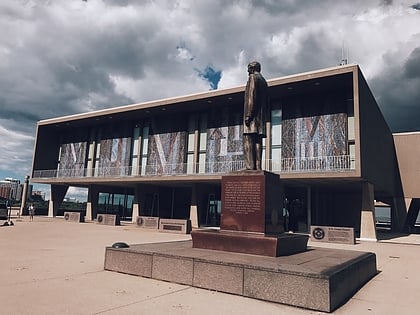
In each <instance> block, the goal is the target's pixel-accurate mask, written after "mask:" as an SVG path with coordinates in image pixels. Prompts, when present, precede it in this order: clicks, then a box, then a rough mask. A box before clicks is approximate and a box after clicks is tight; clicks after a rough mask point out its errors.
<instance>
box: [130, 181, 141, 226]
mask: <svg viewBox="0 0 420 315" xmlns="http://www.w3.org/2000/svg"><path fill="white" fill-rule="evenodd" d="M139 215H140V189H139V186H136V187H135V188H134V200H133V214H132V215H131V222H132V223H137V217H138V216H139Z"/></svg>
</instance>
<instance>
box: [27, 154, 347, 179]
mask: <svg viewBox="0 0 420 315" xmlns="http://www.w3.org/2000/svg"><path fill="white" fill-rule="evenodd" d="M266 162H268V163H263V164H264V165H263V166H264V170H266V171H272V172H276V173H280V174H281V173H306V172H309V173H313V172H344V171H350V170H354V168H355V158H354V157H353V156H350V155H339V156H322V157H299V158H284V159H281V160H267V161H266ZM265 166H267V167H265ZM241 169H244V161H243V160H238V161H227V162H212V163H197V164H193V165H190V164H187V163H178V164H166V165H162V164H152V165H145V166H143V167H133V166H122V167H97V168H95V169H87V168H78V169H58V170H35V171H34V173H33V176H32V177H33V178H85V177H106V178H115V177H138V176H142V177H148V176H179V175H209V174H225V173H230V172H234V171H238V170H241Z"/></svg>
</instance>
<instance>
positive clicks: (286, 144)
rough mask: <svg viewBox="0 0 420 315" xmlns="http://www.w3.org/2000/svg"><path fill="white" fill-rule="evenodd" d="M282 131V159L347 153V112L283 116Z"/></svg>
mask: <svg viewBox="0 0 420 315" xmlns="http://www.w3.org/2000/svg"><path fill="white" fill-rule="evenodd" d="M282 134H283V139H282V141H283V142H282V159H294V160H299V159H300V160H303V159H308V158H317V157H320V158H325V157H335V156H341V155H346V154H348V153H347V114H345V113H337V114H327V115H318V116H310V117H298V118H290V119H284V120H283V124H282ZM286 163H287V161H286ZM293 167H297V166H296V165H294V166H293Z"/></svg>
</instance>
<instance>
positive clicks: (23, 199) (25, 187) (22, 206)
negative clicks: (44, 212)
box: [19, 176, 29, 215]
mask: <svg viewBox="0 0 420 315" xmlns="http://www.w3.org/2000/svg"><path fill="white" fill-rule="evenodd" d="M28 184H29V176H25V181H24V182H23V191H22V196H21V198H20V210H19V214H20V215H23V211H24V210H25V209H26V200H27V199H28V198H27V195H28Z"/></svg>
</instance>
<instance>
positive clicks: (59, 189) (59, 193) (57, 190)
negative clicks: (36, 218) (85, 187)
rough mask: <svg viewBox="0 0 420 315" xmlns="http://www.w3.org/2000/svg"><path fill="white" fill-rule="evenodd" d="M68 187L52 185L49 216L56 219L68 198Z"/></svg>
mask: <svg viewBox="0 0 420 315" xmlns="http://www.w3.org/2000/svg"><path fill="white" fill-rule="evenodd" d="M68 189H69V186H68V185H51V196H50V202H49V204H48V216H49V217H52V218H54V217H56V216H57V212H58V209H59V208H60V206H61V204H62V203H63V200H64V197H65V196H66V193H67V190H68Z"/></svg>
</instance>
